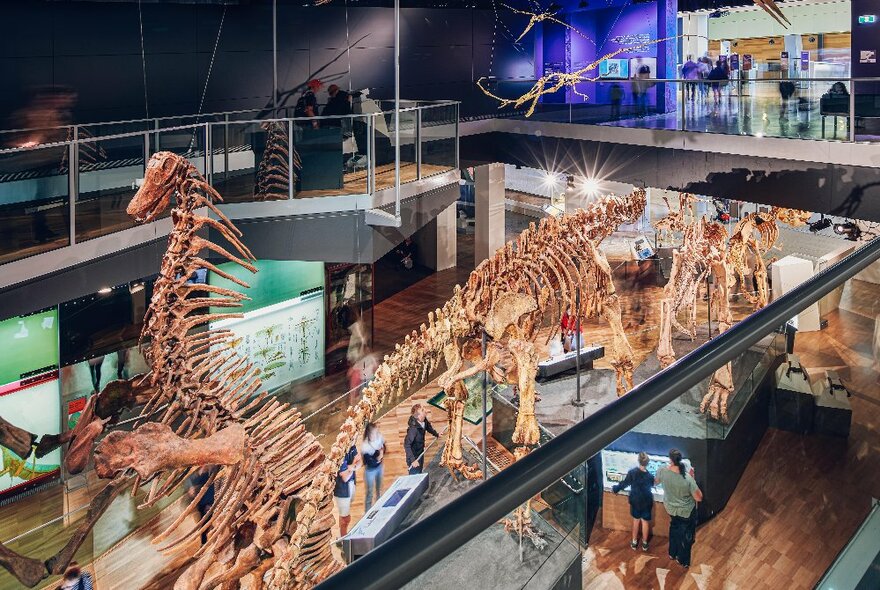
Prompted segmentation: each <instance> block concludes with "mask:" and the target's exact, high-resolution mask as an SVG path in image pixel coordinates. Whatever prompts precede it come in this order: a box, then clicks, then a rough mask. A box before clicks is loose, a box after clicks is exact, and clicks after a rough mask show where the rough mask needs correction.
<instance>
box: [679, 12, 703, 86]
mask: <svg viewBox="0 0 880 590" xmlns="http://www.w3.org/2000/svg"><path fill="white" fill-rule="evenodd" d="M681 33H682V35H685V38H684V39H683V40H682V45H681V46H682V50H683V55H680V56H678V61H679V62H681V63H684V62H686V61H687V56H689V55H690V56H692V57H693V58H694V60H696V59H697V58H698V57H700V56H701V55H705V53H706V52H707V51H709V15H708V14H686V15H684V16H683V17H682V18H681ZM678 74H681V72H678Z"/></svg>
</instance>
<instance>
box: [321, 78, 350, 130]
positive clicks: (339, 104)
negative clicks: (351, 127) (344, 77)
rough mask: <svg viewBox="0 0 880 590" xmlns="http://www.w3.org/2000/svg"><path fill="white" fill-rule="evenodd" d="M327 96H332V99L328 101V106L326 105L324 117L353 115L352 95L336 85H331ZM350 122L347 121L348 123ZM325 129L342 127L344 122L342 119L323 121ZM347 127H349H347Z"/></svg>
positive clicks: (323, 112)
mask: <svg viewBox="0 0 880 590" xmlns="http://www.w3.org/2000/svg"><path fill="white" fill-rule="evenodd" d="M327 94H328V95H329V96H330V99H329V100H328V101H327V104H326V105H324V110H323V111H321V116H322V117H328V116H337V117H339V116H340V115H350V114H351V95H350V94H349V93H348V92H346V91H345V90H342V89H341V88H340V87H339V86H337V85H336V84H331V85H330V86H329V87H328V88H327ZM347 122H348V121H346V123H347ZM323 123H324V126H325V127H342V126H343V125H342V123H343V120H342V118H335V119H326V120H325V121H323ZM346 126H347V125H346Z"/></svg>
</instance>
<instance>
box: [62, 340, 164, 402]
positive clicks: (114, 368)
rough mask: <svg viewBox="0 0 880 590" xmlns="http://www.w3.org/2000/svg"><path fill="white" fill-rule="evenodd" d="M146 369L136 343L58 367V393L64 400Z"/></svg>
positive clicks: (95, 389) (94, 390)
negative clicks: (59, 391) (59, 385)
mask: <svg viewBox="0 0 880 590" xmlns="http://www.w3.org/2000/svg"><path fill="white" fill-rule="evenodd" d="M147 371H149V366H147V362H146V360H144V356H143V354H141V351H140V350H139V349H138V347H137V346H132V347H130V348H121V349H119V350H116V351H114V352H111V353H109V354H104V355H99V356H96V357H92V358H90V359H88V360H85V361H82V362H80V363H74V364H72V365H68V366H66V367H62V369H61V393H62V395H63V396H64V399H65V400H68V399H73V398H76V397H80V396H83V395H91V394H93V393H97V392H99V391H101V390H102V389H104V387H106V386H107V384H108V383H110V382H111V381H113V380H114V379H128V378H129V377H132V376H134V375H137V374H139V373H146V372H147Z"/></svg>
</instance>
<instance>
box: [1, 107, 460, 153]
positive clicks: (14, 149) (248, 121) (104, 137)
mask: <svg viewBox="0 0 880 590" xmlns="http://www.w3.org/2000/svg"><path fill="white" fill-rule="evenodd" d="M457 104H459V103H458V101H443V102H437V103H436V104H429V105H419V106H415V107H404V108H401V109H400V112H401V113H407V112H415V111H421V110H427V109H433V108H439V107H444V106H454V105H457ZM244 112H247V111H244ZM391 112H393V111H386V110H383V111H376V112H369V113H357V114H355V113H353V114H350V115H326V116H324V115H321V116H315V117H285V118H277V119H276V118H267V119H237V120H234V121H202V122H200V123H188V124H186V125H175V126H173V127H156V128H152V129H141V130H139V131H125V132H122V133H111V134H107V135H90V136H88V137H85V138H81V137H76V138H73V139H64V140H61V141H52V142H47V143H38V144H35V145H27V146H19V147H10V148H0V155H4V154H12V153H16V152H27V151H36V150H41V149H51V148H57V147H64V146H69V145H78V144H82V143H95V142H98V141H109V140H113V139H124V138H127V137H143V136H144V135H145V134H150V135H153V134H160V133H168V132H173V131H184V130H195V129H204V128H206V127H207V126H214V125H247V124H254V125H256V124H262V123H275V122H277V123H291V122H293V123H310V122H314V121H327V120H331V119H339V120H342V119H351V120H352V121H354V120H366V119H371V118H375V117H378V116H379V115H386V114H389V113H391ZM192 116H194V115H183V116H181V117H166V118H167V119H182V118H186V117H192ZM150 120H153V119H150ZM117 124H121V123H116V122H113V123H89V124H83V125H80V124H77V125H68V126H65V127H36V128H33V129H30V130H31V131H34V130H37V131H46V130H52V129H68V128H81V127H90V126H95V125H117ZM25 131H28V130H27V129H25V130H21V132H25ZM16 132H18V131H16ZM0 133H13V131H0Z"/></svg>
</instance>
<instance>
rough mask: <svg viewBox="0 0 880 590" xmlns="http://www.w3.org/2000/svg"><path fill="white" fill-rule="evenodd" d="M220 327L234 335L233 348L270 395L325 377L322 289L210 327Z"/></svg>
mask: <svg viewBox="0 0 880 590" xmlns="http://www.w3.org/2000/svg"><path fill="white" fill-rule="evenodd" d="M220 327H223V328H229V329H231V330H232V331H233V332H235V334H236V336H237V338H236V339H235V340H233V341H232V346H233V347H234V348H236V349H237V350H238V351H239V353H240V354H242V355H243V356H245V357H247V359H248V360H249V361H250V362H251V363H253V364H254V366H255V367H256V368H258V369H259V370H260V378H261V379H262V380H263V386H264V388H265V389H267V390H269V391H272V390H273V389H276V388H278V387H281V386H283V385H286V384H288V383H293V382H296V381H303V380H306V379H311V378H313V377H319V376H321V375H323V374H324V289H323V288H317V289H315V290H314V291H311V292H309V293H307V294H304V295H301V296H299V297H295V298H293V299H290V300H288V301H282V302H281V303H276V304H274V305H270V306H268V307H264V308H261V309H258V310H255V311H249V312H247V313H245V314H244V317H243V318H241V319H231V320H222V321H219V322H214V323H212V324H211V329H214V328H220Z"/></svg>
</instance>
